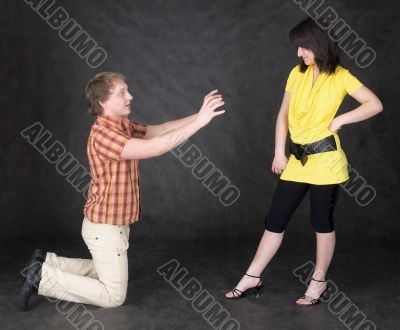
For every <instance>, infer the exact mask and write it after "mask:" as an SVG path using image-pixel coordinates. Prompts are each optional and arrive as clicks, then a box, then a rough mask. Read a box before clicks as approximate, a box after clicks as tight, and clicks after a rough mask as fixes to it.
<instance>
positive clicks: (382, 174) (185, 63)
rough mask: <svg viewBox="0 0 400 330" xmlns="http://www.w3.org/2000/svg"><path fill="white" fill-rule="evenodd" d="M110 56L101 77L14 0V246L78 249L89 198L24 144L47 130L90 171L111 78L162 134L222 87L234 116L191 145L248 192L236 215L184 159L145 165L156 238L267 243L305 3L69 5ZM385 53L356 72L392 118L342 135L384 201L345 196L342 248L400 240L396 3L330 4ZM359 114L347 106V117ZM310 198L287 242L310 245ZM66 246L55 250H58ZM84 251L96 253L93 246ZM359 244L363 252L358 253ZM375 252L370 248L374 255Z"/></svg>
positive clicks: (9, 225) (4, 128) (6, 11)
mask: <svg viewBox="0 0 400 330" xmlns="http://www.w3.org/2000/svg"><path fill="white" fill-rule="evenodd" d="M56 4H57V5H61V6H63V8H65V9H66V11H67V12H68V14H69V15H70V16H71V17H72V18H74V19H75V20H76V21H77V22H78V23H79V24H80V25H81V26H82V28H83V29H84V30H85V31H87V32H88V33H89V34H90V36H91V37H92V38H94V39H95V40H96V42H97V43H98V44H99V46H101V47H104V49H105V50H106V52H107V55H108V57H107V60H106V61H105V62H104V63H103V64H102V65H101V66H100V67H99V68H96V69H92V68H90V67H89V66H88V65H87V64H86V62H85V60H84V59H81V58H80V57H79V56H78V55H77V54H76V53H75V52H74V51H73V50H72V49H71V48H70V46H69V45H68V43H66V42H65V41H63V40H61V39H60V38H59V36H58V33H57V31H55V30H53V29H52V28H50V26H49V25H48V24H47V23H46V22H45V21H44V20H43V19H42V18H41V17H40V16H39V15H38V14H37V13H36V12H35V11H34V10H33V9H32V8H30V7H29V5H27V4H26V3H25V2H24V1H11V0H8V1H2V9H1V16H0V17H1V19H0V26H1V31H2V38H1V40H2V41H1V46H2V52H1V73H0V74H1V78H2V79H1V94H0V95H1V98H0V100H1V120H0V123H1V154H2V155H1V200H0V203H1V210H2V217H1V218H2V230H1V231H0V233H1V234H0V235H1V238H2V240H3V241H5V240H10V241H13V240H15V239H18V240H21V241H22V240H23V241H25V242H29V241H32V242H34V241H40V242H47V241H49V240H55V241H61V240H66V239H74V240H75V239H76V240H78V241H79V242H81V238H80V226H81V221H82V218H83V213H82V209H83V205H84V202H85V200H84V198H83V196H82V194H80V193H78V192H77V191H75V190H74V189H73V188H72V187H71V185H70V184H69V183H68V182H67V181H66V179H65V178H64V177H62V176H60V175H59V174H58V173H57V171H56V169H55V166H54V165H52V164H50V163H49V162H48V161H46V160H45V159H44V158H43V156H41V155H40V154H39V153H38V151H37V150H35V149H34V148H33V147H32V146H31V145H30V144H29V143H28V142H27V141H26V140H24V139H23V138H22V137H21V135H20V132H21V130H23V129H24V128H26V127H27V126H29V125H31V124H33V123H34V122H36V121H39V122H41V123H42V124H43V126H44V127H45V128H46V129H48V130H49V131H50V132H51V133H52V134H53V139H54V140H55V139H58V140H60V141H61V142H62V143H63V144H64V146H65V147H66V149H67V150H68V151H69V152H71V153H72V154H73V155H74V156H75V157H77V158H78V159H79V161H80V162H81V163H82V164H83V165H84V166H86V167H87V166H88V163H87V156H86V141H87V137H88V133H89V130H90V126H91V124H92V122H93V120H94V119H93V118H92V117H91V116H90V115H89V114H87V112H86V103H85V99H84V93H83V89H84V86H85V84H86V82H87V80H88V79H89V78H90V77H91V76H92V75H94V74H95V73H96V72H100V71H108V70H111V71H120V72H123V73H124V74H125V75H126V76H127V80H128V84H129V86H130V89H131V91H132V92H133V97H134V100H133V111H132V114H131V115H130V118H131V119H134V120H138V121H141V122H144V123H150V124H151V123H154V124H155V123H161V122H163V121H167V120H171V119H174V118H177V117H182V116H186V115H190V114H192V113H194V112H196V111H198V109H199V108H200V106H201V103H202V98H203V97H204V95H205V94H206V93H207V92H208V91H210V90H212V89H214V88H218V89H219V90H220V91H221V92H222V94H223V95H224V98H225V101H226V107H225V108H226V110H227V112H226V114H225V115H224V116H222V117H220V118H218V119H217V120H215V121H214V122H212V123H211V124H210V125H209V126H208V127H206V128H205V129H203V130H202V131H201V132H200V133H199V134H197V135H196V136H194V137H193V138H192V139H191V142H192V143H195V144H196V145H197V146H198V147H199V148H200V149H201V150H202V151H203V152H204V155H206V156H207V157H208V158H209V159H210V160H211V161H212V162H213V163H214V164H215V165H216V166H217V167H218V168H219V169H220V170H221V171H222V172H223V173H224V175H226V176H227V177H228V178H229V179H230V180H231V181H232V184H235V185H236V186H237V187H238V188H239V189H240V192H241V196H240V199H239V200H238V201H237V202H236V203H235V204H234V205H232V206H230V207H224V206H223V205H222V204H221V203H220V202H219V201H218V199H217V198H216V197H214V196H213V195H212V194H211V193H210V192H209V191H207V189H206V188H205V187H204V186H203V185H202V184H201V182H200V181H198V180H196V179H195V178H194V177H193V176H192V174H191V172H190V169H188V168H185V167H184V166H183V165H182V164H181V163H180V162H179V160H178V159H176V158H175V157H174V156H173V155H172V154H167V155H164V156H162V157H159V158H157V159H151V160H144V161H141V162H140V173H141V187H142V208H143V220H142V221H141V222H139V223H137V224H135V225H134V226H133V228H134V229H133V230H134V231H135V232H136V234H137V235H139V236H140V237H143V238H146V237H148V238H150V239H151V238H157V237H169V238H175V237H176V238H180V239H182V238H183V239H206V238H213V237H214V238H218V237H224V236H226V237H230V236H239V235H240V236H244V237H247V238H248V239H253V242H254V244H255V239H258V237H259V235H260V234H261V232H262V230H263V221H264V215H265V213H266V211H267V209H268V206H269V203H270V201H271V197H272V193H273V189H274V186H275V184H276V182H277V180H278V177H277V176H276V175H274V174H273V173H272V172H271V170H270V167H271V162H272V159H273V151H274V129H275V120H276V114H277V111H278V110H279V106H280V103H281V99H282V95H283V90H284V85H285V82H286V79H287V75H288V73H289V71H290V69H291V68H292V67H293V66H294V65H296V63H297V62H298V60H297V57H296V51H295V49H294V48H293V47H292V46H291V45H290V44H289V42H288V38H287V35H288V31H289V30H290V28H291V27H293V26H294V25H295V24H296V23H297V22H298V21H299V20H301V19H303V18H304V17H305V16H306V15H305V14H304V13H303V12H302V11H301V10H300V8H299V7H298V6H296V5H295V4H294V3H293V2H292V1H277V0H274V1H272V0H271V1H208V0H207V1H151V2H149V1H143V0H141V1H118V2H112V1H104V0H103V1H85V2H82V1H79V2H78V1H57V3H56ZM327 5H332V6H333V7H334V8H335V10H336V11H337V12H338V13H339V14H340V16H341V17H342V18H344V19H345V20H346V21H348V22H349V24H350V25H351V26H352V27H353V29H354V30H355V31H357V33H358V34H359V35H360V36H361V37H363V39H364V40H366V42H367V44H368V45H369V46H371V47H372V48H373V49H375V50H376V52H377V59H376V61H375V62H374V64H373V65H372V66H370V67H368V68H366V69H360V68H358V67H357V66H356V65H355V63H354V62H353V61H351V60H348V65H347V67H348V68H349V69H350V70H351V71H352V72H353V73H354V74H355V75H356V76H357V77H358V78H359V79H360V80H361V81H362V82H363V83H364V84H365V85H366V86H368V87H370V88H371V89H372V90H373V91H374V92H376V94H377V95H378V96H379V97H380V98H381V100H382V102H383V104H384V112H383V113H382V114H380V115H379V116H378V117H375V118H373V119H371V120H368V121H366V122H362V123H357V124H353V125H349V126H347V127H344V128H343V129H342V130H341V131H340V138H341V141H342V146H343V148H344V150H345V152H346V155H347V157H348V160H349V163H350V164H351V165H352V167H353V168H355V169H356V170H357V171H358V172H359V173H360V175H362V176H363V177H364V178H365V179H366V180H367V183H368V184H370V185H371V186H373V187H374V188H375V189H376V192H377V196H376V198H375V200H374V201H373V202H372V203H371V204H370V205H368V206H366V207H360V206H359V205H358V204H357V203H356V202H355V200H354V198H352V197H351V196H348V195H347V194H346V193H345V192H344V191H343V190H342V191H341V192H342V194H341V196H340V199H339V204H338V208H337V211H336V224H337V232H338V233H339V234H340V236H341V239H349V240H355V239H356V240H359V242H360V244H376V246H377V247H379V242H381V241H383V240H385V241H386V240H387V241H392V242H393V243H394V240H395V239H396V237H397V233H398V230H399V226H400V224H399V217H398V210H397V206H398V200H399V193H398V189H397V187H398V184H399V178H398V171H397V169H398V165H397V162H396V160H397V157H396V156H397V155H396V152H397V147H396V146H398V143H399V139H398V131H397V127H398V118H399V111H398V109H397V108H398V106H397V99H398V84H397V82H398V81H399V70H398V57H399V52H398V50H399V38H398V36H397V35H398V31H399V20H398V15H399V5H398V2H397V1H394V0H393V1H357V0H356V1H351V2H349V1H344V0H341V1H334V2H333V1H327V2H326V6H327ZM354 106H356V103H355V102H353V101H352V100H350V98H349V97H347V98H346V100H345V102H344V103H343V104H342V107H341V109H340V112H343V111H348V110H351V109H353V107H354ZM308 217H309V200H308V196H307V197H306V199H305V201H304V202H303V203H302V205H301V206H300V208H299V209H298V211H297V213H296V215H295V216H294V217H293V219H292V222H291V224H290V227H289V230H288V234H289V235H292V234H293V237H294V236H295V235H300V236H296V237H302V235H307V237H311V236H310V235H311V233H312V227H311V225H310V222H309V218H308ZM55 244H56V242H55ZM80 244H83V243H82V242H81V243H80ZM355 246H356V245H355ZM361 246H362V245H361Z"/></svg>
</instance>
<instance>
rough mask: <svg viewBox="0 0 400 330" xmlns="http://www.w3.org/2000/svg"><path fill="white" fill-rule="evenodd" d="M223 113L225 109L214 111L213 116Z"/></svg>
mask: <svg viewBox="0 0 400 330" xmlns="http://www.w3.org/2000/svg"><path fill="white" fill-rule="evenodd" d="M223 113H225V110H220V111H215V112H214V117H216V116H219V115H222V114H223Z"/></svg>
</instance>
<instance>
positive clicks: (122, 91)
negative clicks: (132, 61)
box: [100, 80, 133, 117]
mask: <svg viewBox="0 0 400 330" xmlns="http://www.w3.org/2000/svg"><path fill="white" fill-rule="evenodd" d="M132 98H133V97H132V95H131V94H130V93H129V92H128V85H127V84H126V83H125V82H123V81H120V80H116V81H115V82H114V86H113V88H112V90H111V94H110V95H109V96H108V99H107V101H105V102H100V105H101V106H102V107H103V109H104V114H105V115H109V116H112V117H126V116H128V115H129V113H130V112H131V102H132Z"/></svg>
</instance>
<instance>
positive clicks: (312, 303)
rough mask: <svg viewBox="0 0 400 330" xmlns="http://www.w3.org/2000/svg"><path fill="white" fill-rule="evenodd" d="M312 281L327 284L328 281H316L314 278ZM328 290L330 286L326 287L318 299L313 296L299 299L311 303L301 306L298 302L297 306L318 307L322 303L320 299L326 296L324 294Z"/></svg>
mask: <svg viewBox="0 0 400 330" xmlns="http://www.w3.org/2000/svg"><path fill="white" fill-rule="evenodd" d="M311 280H313V281H316V282H326V280H324V281H321V280H316V279H315V278H314V277H311ZM310 282H311V281H310ZM327 289H328V286H326V288H325V290H324V291H322V292H321V294H320V295H319V297H318V298H314V297H311V296H308V295H304V296H303V297H301V298H299V299H303V300H306V301H308V302H310V304H299V303H297V302H296V304H297V305H301V306H313V305H316V304H318V303H319V302H320V301H321V300H320V299H319V298H320V297H321V296H322V295H323V294H324V292H325V291H326V290H327Z"/></svg>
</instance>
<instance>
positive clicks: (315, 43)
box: [289, 17, 340, 74]
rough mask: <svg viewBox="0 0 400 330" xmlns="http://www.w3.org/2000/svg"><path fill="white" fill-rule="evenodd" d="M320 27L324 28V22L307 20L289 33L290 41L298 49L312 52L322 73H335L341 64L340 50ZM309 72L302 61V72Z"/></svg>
mask: <svg viewBox="0 0 400 330" xmlns="http://www.w3.org/2000/svg"><path fill="white" fill-rule="evenodd" d="M320 26H324V22H323V21H322V20H321V21H318V20H314V19H313V18H310V17H309V18H306V19H305V20H303V21H301V22H300V23H299V24H297V25H296V26H295V27H294V28H292V29H291V30H290V32H289V40H290V41H291V43H292V44H294V45H295V46H296V48H297V47H302V48H306V49H310V50H312V52H313V53H314V56H315V62H316V64H317V65H318V68H319V70H320V71H321V72H326V73H328V74H330V73H334V72H335V70H336V67H337V66H338V65H339V64H340V50H339V46H338V44H337V42H335V41H334V39H333V38H334V37H335V36H334V35H333V38H331V37H330V36H328V33H327V32H326V31H324V30H323V29H322V28H321V27H320ZM306 70H307V65H306V64H305V63H304V61H303V60H302V61H301V63H300V71H301V72H304V71H306Z"/></svg>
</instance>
